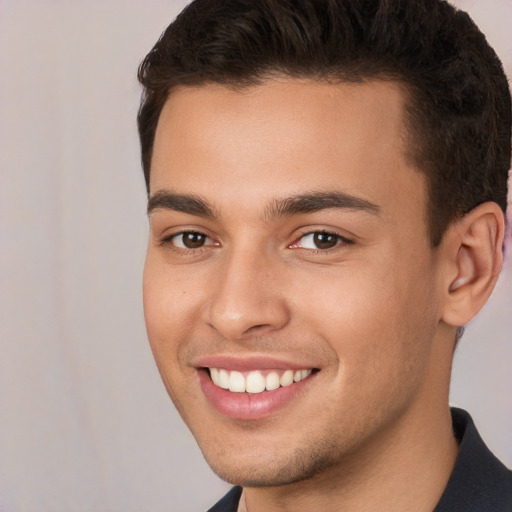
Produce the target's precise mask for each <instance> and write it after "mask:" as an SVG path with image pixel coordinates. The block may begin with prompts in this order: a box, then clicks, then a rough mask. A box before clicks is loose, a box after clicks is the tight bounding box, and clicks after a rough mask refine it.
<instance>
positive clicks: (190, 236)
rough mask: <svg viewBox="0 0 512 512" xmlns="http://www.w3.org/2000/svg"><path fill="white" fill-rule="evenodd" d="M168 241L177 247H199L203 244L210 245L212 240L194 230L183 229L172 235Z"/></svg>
mask: <svg viewBox="0 0 512 512" xmlns="http://www.w3.org/2000/svg"><path fill="white" fill-rule="evenodd" d="M170 242H171V243H172V245H174V246H175V247H178V248H179V249H201V247H204V246H205V245H212V244H213V243H214V242H213V240H211V239H210V238H209V237H207V236H206V235H205V234H203V233H197V232H196V231H185V232H183V233H177V234H175V235H173V236H172V237H171V239H170Z"/></svg>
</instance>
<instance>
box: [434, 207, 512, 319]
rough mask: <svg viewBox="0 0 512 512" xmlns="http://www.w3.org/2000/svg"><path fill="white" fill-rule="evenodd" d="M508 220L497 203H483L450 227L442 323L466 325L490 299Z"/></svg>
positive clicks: (497, 271)
mask: <svg viewBox="0 0 512 512" xmlns="http://www.w3.org/2000/svg"><path fill="white" fill-rule="evenodd" d="M504 232H505V219H504V215H503V212H502V211H501V209H500V207H499V206H498V205H497V204H496V203H491V202H489V203H483V204H481V205H479V206H477V207H476V208H475V209H473V210H471V211H470V212H469V213H468V214H467V215H465V216H464V217H463V218H462V219H460V220H458V221H456V222H455V223H454V224H453V225H452V226H450V227H449V228H448V230H447V232H446V234H445V237H446V238H445V242H446V243H445V244H443V245H444V246H445V247H444V254H443V256H444V257H445V258H446V259H447V263H448V266H447V268H449V271H448V272H447V276H446V281H445V283H446V284H445V290H446V292H445V301H444V307H443V315H442V320H443V321H444V322H446V323H447V324H449V325H452V326H462V325H465V324H467V323H468V322H469V321H470V320H471V319H472V318H473V317H474V316H475V315H476V314H477V313H478V312H479V311H480V309H482V307H483V306H484V304H485V303H486V302H487V300H488V298H489V297H490V295H491V293H492V291H493V289H494V286H495V284H496V281H497V279H498V276H499V273H500V270H501V265H502V261H503V252H502V246H503V238H504Z"/></svg>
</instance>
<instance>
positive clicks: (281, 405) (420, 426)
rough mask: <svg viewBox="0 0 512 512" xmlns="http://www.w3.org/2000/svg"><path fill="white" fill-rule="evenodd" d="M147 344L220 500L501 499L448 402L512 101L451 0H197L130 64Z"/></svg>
mask: <svg viewBox="0 0 512 512" xmlns="http://www.w3.org/2000/svg"><path fill="white" fill-rule="evenodd" d="M139 78H140V80H141V83H142V84H143V86H144V88H145V89H144V95H143V100H142V104H141V108H140V112H139V118H138V122H139V133H140V138H141V145H142V162H143V167H144V173H145V177H146V183H147V188H148V194H149V203H148V212H149V218H150V226H151V233H150V239H149V245H148V252H147V260H146V266H145V271H144V307H145V316H146V324H147V329H148V335H149V340H150V343H151V347H152V350H153V353H154V356H155V360H156V363H157V365H158V368H159V371H160V373H161V376H162V379H163V381H164V383H165V386H166V388H167V390H168V392H169V395H170V396H171V398H172V400H173V402H174V404H175V406H176V407H177V409H178V411H179V412H180V414H181V416H182V417H183V419H184V421H185V422H186V424H187V425H188V427H189V428H190V430H191V431H192V433H193V434H194V436H195V438H196V440H197V442H198V444H199V446H200V448H201V450H202V452H203V454H204V456H205V458H206V460H207V461H208V463H209V464H210V466H211V467H212V469H213V470H214V471H215V472H216V473H217V474H218V475H219V476H220V477H221V478H223V479H225V480H226V481H228V482H230V483H232V484H234V485H235V487H234V488H233V489H232V491H231V492H230V493H229V494H228V495H226V496H225V497H224V498H223V499H222V500H221V501H220V502H219V503H218V504H217V505H215V506H214V507H213V508H212V509H211V510H212V511H236V510H238V511H248V512H262V511H265V512H268V511H285V510H286V511H289V510H300V511H319V510H322V511H341V510H344V511H345V510H346V511H365V512H368V511H393V512H397V511H411V510H413V511H418V512H423V511H425V512H427V511H432V510H436V511H458V510H460V511H469V510H471V511H493V512H499V511H505V510H507V511H508V510H511V509H512V476H511V473H510V472H509V471H508V470H507V469H506V468H505V467H504V466H503V465H502V464H501V463H500V462H499V461H498V460H497V459H496V458H495V457H494V456H493V455H492V454H491V453H490V452H489V451H488V450H487V448H486V447H485V445H484V444H483V441H481V439H480V438H479V436H478V434H477V432H476V429H475V427H474V425H473V422H472V420H471V418H470V416H469V415H468V414H467V413H465V412H464V411H460V410H453V411H450V408H449V405H448V392H449V383H450V372H451V364H452V359H453V353H454V349H455V345H456V343H457V341H458V340H459V338H460V336H461V334H462V328H463V326H464V325H465V324H467V323H468V322H469V321H470V320H471V319H472V318H473V317H474V316H475V315H476V314H477V312H478V311H479V310H480V309H481V308H482V307H483V305H484V304H485V302H486V301H487V299H488V298H489V296H490V294H491V292H492V290H493V287H494V285H495V283H496V280H497V278H498V274H499V272H500V268H501V263H502V247H503V240H504V231H505V226H504V224H505V222H504V212H505V209H506V197H507V188H506V187H507V174H508V169H509V165H510V93H509V90H508V85H507V81H506V78H505V76H504V73H503V70H502V67H501V64H500V62H499V60H498V59H497V57H496V55H495V53H494V51H493V50H492V49H491V48H490V47H489V46H488V45H487V43H486V41H485V38H484V36H483V35H482V34H481V33H480V32H479V31H478V29H477V28H476V27H475V25H474V24H473V22H472V21H471V20H470V19H469V17H468V16H467V15H466V14H464V13H462V12H458V11H456V10H455V9H454V8H453V7H452V6H450V5H449V4H447V3H446V2H442V1H438V0H417V1H414V2H411V1H409V0H372V1H362V0H361V1H355V0H301V1H300V2H297V1H291V0H258V1H254V0H232V1H231V0H227V1H220V0H196V1H195V2H193V3H192V4H190V5H189V6H188V7H187V8H186V9H185V10H184V11H183V12H182V13H181V14H180V15H179V16H178V18H177V19H176V20H175V21H174V22H173V23H172V24H171V25H170V26H169V28H168V29H167V30H166V32H165V33H164V34H163V36H162V37H161V39H160V40H159V41H158V42H157V44H156V45H155V47H154V48H153V50H152V51H151V52H150V53H149V54H148V56H147V57H146V59H145V60H144V62H143V63H142V65H141V68H140V71H139Z"/></svg>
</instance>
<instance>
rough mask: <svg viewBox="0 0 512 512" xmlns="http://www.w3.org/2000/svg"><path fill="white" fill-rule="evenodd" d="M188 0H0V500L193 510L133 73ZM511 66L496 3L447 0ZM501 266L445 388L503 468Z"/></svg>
mask: <svg viewBox="0 0 512 512" xmlns="http://www.w3.org/2000/svg"><path fill="white" fill-rule="evenodd" d="M184 4H185V3H184V2H183V1H181V0H180V1H178V0H176V1H172V0H167V1H164V0H152V1H149V2H142V1H137V0H106V1H99V0H93V1H90V0H89V1H87V2H84V1H79V0H43V1H41V0H0V120H1V122H0V145H1V150H0V173H1V174H0V176H1V181H0V511H3V512H14V511H23V512H60V511H62V512H82V511H90V512H101V511H112V512H132V511H133V512H135V511H151V512H158V511H162V512H163V511H180V512H187V511H198V510H204V509H206V508H208V506H209V505H211V504H212V503H213V502H214V501H215V500H216V499H217V498H218V497H219V496H220V495H222V494H223V492H224V491H225V490H226V489H227V488H228V486H227V484H224V483H222V482H220V480H218V479H217V478H216V477H215V476H214V475H213V474H212V473H211V471H210V470H209V468H208V467H207V466H206V464H205V463H204V461H203V460H202V457H201V454H200V452H199V450H198V448H197V447H196V445H195V442H194V440H193V438H192V436H191V434H190V433H189V432H188V430H187V429H186V428H185V427H184V426H183V425H182V422H181V420H180V418H179V417H178V415H177V413H176V412H175V411H174V409H173V407H172V405H171V403H170V400H169V399H168V397H167V395H166V393H165V391H164V387H163V385H162V384H161V382H160V378H159V376H158V373H157V370H156V367H155V365H154V362H153V360H152V356H151V353H150V349H149V346H148V344H147V340H146V334H145V329H144V322H143V313H142V300H141V273H142V266H143V260H144V250H145V244H146V236H147V231H148V225H147V219H146V216H145V201H146V197H145V189H144V183H143V178H142V172H141V170H140V164H139V148H138V140H137V136H136V127H135V116H136V110H137V107H138V100H139V95H140V89H139V86H138V84H137V81H136V78H135V73H136V68H137V65H138V63H139V62H140V60H141V59H142V58H143V56H144V55H145V54H146V52H147V51H149V49H150V48H151V47H152V45H153V44H154V42H155V41H156V39H157V37H158V35H159V34H160V33H161V31H162V30H163V29H164V28H165V27H166V26H167V25H168V23H169V22H170V21H171V20H172V19H173V18H174V16H175V15H176V14H177V13H178V11H179V10H181V8H182V7H183V6H184ZM459 4H460V5H461V6H463V7H464V8H466V9H469V11H470V12H471V13H473V14H474V18H475V19H476V21H477V23H479V24H480V25H481V27H482V29H483V30H484V31H485V32H486V33H487V34H488V38H489V40H490V41H491V43H492V44H494V45H495V46H496V49H497V51H498V53H499V54H500V56H501V57H502V59H503V61H504V63H505V65H506V67H507V69H508V71H509V73H510V71H511V69H512V67H511V65H512V44H511V42H510V41H511V39H510V37H509V26H510V24H511V22H512V3H511V2H510V1H509V0H493V1H487V2H482V1H477V0H473V1H469V0H466V1H460V2H459ZM511 332H512V264H511V259H510V258H509V260H508V262H507V264H506V267H505V269H504V271H503V275H502V276H501V280H500V283H499V286H498V288H497V290H496V292H495V294H494V296H493V298H492V300H491V301H490V303H489V305H488V306H487V307H486V308H485V310H484V311H483V312H482V314H481V315H480V317H479V318H478V319H477V320H475V321H474V322H473V323H472V325H470V326H469V328H468V329H467V333H466V335H465V336H464V339H463V341H462V342H461V346H460V349H459V350H458V353H457V357H456V361H455V369H454V377H453V389H452V403H453V404H456V405H459V406H463V407H465V408H467V409H469V410H470V411H471V412H472V414H473V416H474V418H475V421H476V423H477V425H478V427H479V429H480V431H481V433H482V434H483V436H484V438H485V439H486V440H487V442H488V444H489V446H490V447H491V448H492V449H493V450H494V451H495V452H496V454H497V455H498V456H499V457H500V458H501V459H502V460H503V461H504V462H506V463H507V464H508V465H509V466H511V465H512V436H510V432H511V430H512V428H511V427H512V400H511V398H510V396H511V390H512V372H511V371H510V366H511V362H512V343H511V342H510V333H511Z"/></svg>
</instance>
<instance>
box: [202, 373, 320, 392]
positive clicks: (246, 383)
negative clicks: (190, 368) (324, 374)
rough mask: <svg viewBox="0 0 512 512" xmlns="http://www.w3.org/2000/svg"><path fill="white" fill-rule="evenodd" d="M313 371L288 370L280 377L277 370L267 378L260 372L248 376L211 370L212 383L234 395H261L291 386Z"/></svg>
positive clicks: (247, 374)
mask: <svg viewBox="0 0 512 512" xmlns="http://www.w3.org/2000/svg"><path fill="white" fill-rule="evenodd" d="M311 372H312V370H311V369H307V370H296V371H293V370H286V371H284V372H283V373H282V375H281V376H279V372H278V371H276V370H273V371H270V372H269V373H268V374H267V376H266V377H265V376H264V375H263V373H262V372H261V371H259V370H255V371H252V372H247V373H246V375H245V376H244V374H243V373H242V372H238V371H228V370H224V369H221V368H210V377H211V379H212V382H213V383H214V384H215V385H216V386H219V387H220V388H223V389H229V391H231V392H233V393H245V392H247V393H252V394H256V393H261V392H263V391H265V390H267V391H273V390H275V389H277V388H279V387H280V386H282V387H286V386H290V385H291V384H293V383H294V382H299V381H301V380H303V379H305V378H307V377H309V375H311Z"/></svg>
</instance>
